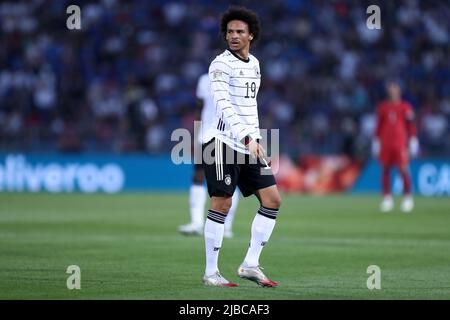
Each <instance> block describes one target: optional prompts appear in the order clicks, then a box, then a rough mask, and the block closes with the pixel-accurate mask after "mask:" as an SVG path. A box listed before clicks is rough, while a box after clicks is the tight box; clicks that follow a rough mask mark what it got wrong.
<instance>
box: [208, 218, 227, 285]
mask: <svg viewBox="0 0 450 320" xmlns="http://www.w3.org/2000/svg"><path fill="white" fill-rule="evenodd" d="M225 218H226V215H225V214H223V213H221V212H217V211H214V210H208V218H207V219H206V222H205V230H204V235H205V251H206V268H205V275H206V276H210V275H213V274H214V273H216V272H217V271H219V268H218V261H219V250H220V247H221V246H222V240H223V232H224V222H225Z"/></svg>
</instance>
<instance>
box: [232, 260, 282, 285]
mask: <svg viewBox="0 0 450 320" xmlns="http://www.w3.org/2000/svg"><path fill="white" fill-rule="evenodd" d="M261 269H263V268H262V267H260V266H256V267H247V266H246V265H244V264H241V265H240V266H239V268H238V271H237V274H238V276H239V277H241V278H243V279H247V280H250V281H253V282H256V283H257V284H259V285H260V286H262V287H271V288H274V287H276V286H278V282H275V281H272V280H270V279H269V278H267V276H266V275H265V274H264V273H263V272H262V271H261Z"/></svg>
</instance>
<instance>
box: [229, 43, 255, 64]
mask: <svg viewBox="0 0 450 320" xmlns="http://www.w3.org/2000/svg"><path fill="white" fill-rule="evenodd" d="M228 50H229V51H230V52H231V53H233V54H234V55H235V56H236V57H237V58H239V59H241V60H242V61H246V62H248V60H249V58H248V56H249V55H250V53H249V51H250V48H249V47H245V48H242V49H241V50H235V51H233V50H231V49H229V48H228Z"/></svg>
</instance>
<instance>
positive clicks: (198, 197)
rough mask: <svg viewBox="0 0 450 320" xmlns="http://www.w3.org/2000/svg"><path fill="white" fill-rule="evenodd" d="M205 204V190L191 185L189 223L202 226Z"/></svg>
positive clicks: (202, 187)
mask: <svg viewBox="0 0 450 320" xmlns="http://www.w3.org/2000/svg"><path fill="white" fill-rule="evenodd" d="M205 202H206V188H205V186H203V185H200V184H193V185H192V186H191V189H190V190H189V206H190V214H191V223H193V224H196V225H199V226H203V222H204V218H203V217H204V210H205Z"/></svg>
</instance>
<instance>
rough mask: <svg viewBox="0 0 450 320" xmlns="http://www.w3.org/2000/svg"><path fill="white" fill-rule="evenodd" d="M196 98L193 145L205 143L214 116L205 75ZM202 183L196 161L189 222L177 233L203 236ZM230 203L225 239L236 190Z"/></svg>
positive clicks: (229, 235)
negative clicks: (196, 127) (197, 116)
mask: <svg viewBox="0 0 450 320" xmlns="http://www.w3.org/2000/svg"><path fill="white" fill-rule="evenodd" d="M196 96H197V106H198V109H201V117H200V119H201V122H200V127H199V133H198V137H194V143H198V144H202V143H206V142H207V141H204V139H203V134H202V132H203V128H206V127H207V126H208V125H209V124H211V123H212V122H213V121H214V118H215V115H216V110H215V108H214V102H213V98H212V96H211V85H210V81H209V76H208V74H207V73H206V74H203V75H202V76H200V78H199V80H198V83H197V90H196ZM199 149H201V148H199ZM204 182H205V173H204V170H203V166H202V165H201V164H200V163H198V161H194V174H193V177H192V185H191V188H190V190H189V209H190V211H189V213H190V216H191V221H190V222H189V223H188V224H185V225H181V226H179V227H178V231H179V232H180V233H182V234H184V235H203V228H204V223H205V218H204V212H205V203H206V186H205V184H204ZM232 201H233V205H232V206H231V208H230V211H229V212H228V215H227V218H226V219H225V230H224V234H223V236H224V237H225V238H232V237H233V220H234V214H235V212H236V209H237V205H238V202H239V191H237V190H236V191H235V192H234V194H233V198H232Z"/></svg>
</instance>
